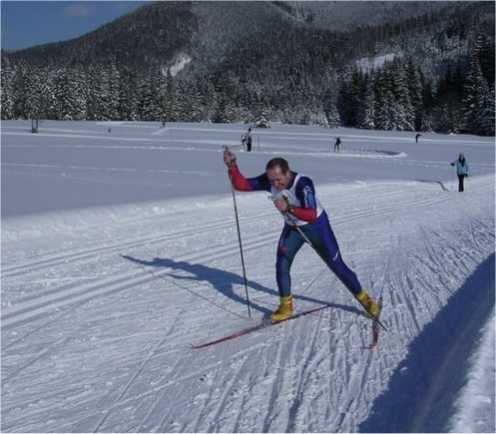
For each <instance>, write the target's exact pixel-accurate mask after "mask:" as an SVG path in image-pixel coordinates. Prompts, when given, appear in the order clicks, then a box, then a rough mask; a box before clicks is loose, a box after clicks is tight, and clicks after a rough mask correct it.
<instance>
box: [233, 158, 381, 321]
mask: <svg viewBox="0 0 496 434" xmlns="http://www.w3.org/2000/svg"><path fill="white" fill-rule="evenodd" d="M224 163H225V164H226V166H227V167H228V170H229V176H230V179H231V182H232V184H233V187H234V188H235V189H236V190H238V191H259V190H265V191H268V192H270V193H272V197H273V199H274V205H275V207H276V208H277V209H278V210H279V211H280V212H281V213H282V214H283V216H284V220H285V225H284V228H283V230H282V233H281V236H280V238H279V244H278V249H277V261H276V277H277V286H278V289H279V296H280V302H279V308H278V309H277V310H276V311H275V312H274V313H273V314H272V316H271V319H272V321H282V320H284V319H287V318H289V317H290V316H291V315H292V314H293V310H294V309H293V296H292V295H291V277H290V269H291V264H292V263H293V260H294V257H295V255H296V254H297V253H298V251H299V250H300V248H301V247H302V245H303V243H304V242H305V239H304V238H303V237H302V235H301V233H300V232H299V231H298V230H297V229H296V226H297V227H298V228H299V229H300V230H301V232H302V233H303V234H304V235H305V236H306V237H307V238H308V240H309V241H310V242H311V243H312V245H313V247H314V248H315V250H317V252H318V253H319V255H320V256H321V257H322V259H324V261H325V262H326V264H327V266H328V267H329V268H330V269H331V270H332V271H333V272H334V273H335V274H336V276H337V277H338V278H339V279H340V280H341V282H342V283H343V284H344V285H345V286H346V288H348V290H349V291H350V292H351V293H352V294H353V296H354V297H355V298H356V299H357V300H358V301H359V302H360V304H361V305H362V306H363V307H364V308H365V310H366V311H367V313H368V314H369V315H370V316H372V317H374V318H377V317H378V315H379V311H380V307H379V305H378V304H377V303H376V302H375V301H374V300H373V299H372V298H371V297H370V296H369V295H368V294H367V293H366V292H365V291H364V290H363V288H362V286H361V284H360V282H359V280H358V278H357V276H356V274H355V273H354V272H353V271H352V270H351V269H350V268H349V267H348V266H347V265H346V264H345V262H344V261H343V259H342V257H341V253H340V251H339V246H338V243H337V240H336V237H335V236H334V233H333V231H332V229H331V226H330V223H329V218H328V217H327V213H326V211H325V210H324V208H323V207H322V204H321V203H320V202H319V200H318V199H317V197H316V195H315V187H314V184H313V181H312V180H311V179H310V178H309V177H308V176H305V175H302V174H300V173H296V172H293V171H292V170H291V169H290V168H289V164H288V162H287V161H286V160H285V159H283V158H273V159H272V160H270V161H269V162H268V163H267V165H266V168H265V173H263V174H261V175H259V176H257V177H254V178H245V177H244V176H243V175H242V174H241V172H240V171H239V168H238V166H237V164H236V156H235V155H234V154H233V153H232V152H231V151H229V150H227V149H226V150H225V151H224Z"/></svg>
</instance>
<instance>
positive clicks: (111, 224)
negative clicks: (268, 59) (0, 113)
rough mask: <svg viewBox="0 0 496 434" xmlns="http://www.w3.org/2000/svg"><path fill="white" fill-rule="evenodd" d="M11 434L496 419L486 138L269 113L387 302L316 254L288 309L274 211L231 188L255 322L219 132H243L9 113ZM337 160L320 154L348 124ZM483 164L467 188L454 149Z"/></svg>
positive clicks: (301, 261) (286, 150)
mask: <svg viewBox="0 0 496 434" xmlns="http://www.w3.org/2000/svg"><path fill="white" fill-rule="evenodd" d="M1 127H2V134H1V139H2V154H1V157H2V171H1V172H2V232H1V235H2V261H1V264H2V269H1V271H2V277H1V283H2V292H1V295H2V300H1V303H2V309H1V325H2V342H1V343H2V349H1V354H2V363H1V367H2V371H1V374H2V375H1V380H2V396H1V398H2V400H1V420H2V422H1V428H2V431H3V432H98V431H101V432H127V431H140V432H150V431H154V432H356V431H361V432H392V431H394V432H404V431H417V432H433V431H434V432H438V431H456V432H461V431H466V432H494V431H495V418H494V407H495V396H494V385H495V359H494V341H495V336H494V314H495V309H494V305H495V304H494V300H495V291H494V285H495V282H494V261H495V253H494V252H495V247H494V246H495V244H494V243H495V239H494V227H495V226H494V225H495V220H494V193H495V187H494V181H495V179H494V154H495V147H494V138H492V139H491V138H483V137H476V136H446V135H439V134H423V136H422V137H421V138H420V141H419V143H417V144H416V143H415V140H414V134H412V133H399V132H379V131H364V130H350V129H341V128H340V129H332V130H330V129H323V128H318V127H303V126H278V125H275V126H274V127H273V128H271V129H267V130H258V129H257V130H255V131H254V133H255V134H254V152H252V153H245V152H238V153H237V154H238V162H239V166H240V169H241V171H242V172H243V173H245V174H246V175H258V174H260V173H261V172H262V171H263V168H264V166H265V163H266V162H267V160H268V159H270V158H272V157H274V156H283V157H285V158H287V159H288V160H289V162H290V165H291V166H292V167H293V168H294V169H295V170H296V171H299V172H302V173H305V174H307V175H309V176H311V177H312V178H313V180H314V181H315V184H316V188H317V195H318V197H319V198H320V200H321V202H322V203H323V205H324V206H325V208H326V209H327V211H328V214H329V216H330V219H331V224H332V226H333V229H334V231H335V234H336V236H337V239H338V241H339V243H340V247H341V251H342V254H343V257H344V259H345V261H346V262H347V263H348V264H349V265H350V266H351V267H352V268H353V269H354V270H355V271H356V273H357V275H358V277H359V279H360V280H361V282H362V284H363V286H364V287H365V288H366V289H368V290H369V291H370V293H371V294H372V295H374V296H376V297H377V296H379V295H382V296H383V298H384V311H383V315H382V319H383V321H384V323H385V324H386V326H387V327H388V328H389V331H388V332H387V333H382V334H381V340H380V343H379V348H378V350H377V351H375V352H371V351H369V350H367V349H366V347H367V345H368V343H369V341H370V321H369V320H367V319H366V318H365V317H364V316H363V315H362V314H361V311H360V309H359V306H358V304H357V303H356V302H355V301H354V300H353V299H352V298H351V296H350V295H349V294H348V293H347V291H346V290H345V289H344V287H343V285H342V284H341V283H340V282H338V281H337V279H336V278H335V277H334V276H333V275H332V273H331V272H329V271H328V270H327V269H326V268H325V266H324V265H323V264H322V262H321V260H320V259H319V258H318V257H317V256H316V255H315V253H314V252H313V251H312V250H311V249H310V248H309V247H308V246H304V247H303V248H302V250H301V252H300V253H299V255H298V256H297V257H296V259H295V262H294V264H293V268H292V282H293V292H294V296H295V305H296V310H297V311H302V310H305V309H308V308H312V307H316V306H319V305H326V307H325V308H324V309H322V310H320V311H318V312H317V313H315V314H311V315H307V316H304V317H301V318H298V319H295V320H292V321H289V322H286V323H283V324H279V325H277V326H274V327H270V328H267V329H264V330H262V331H258V332H255V333H252V334H249V335H246V336H243V337H241V338H239V339H236V340H232V341H229V342H225V343H222V344H219V345H216V346H212V347H209V348H206V349H202V350H193V349H192V348H191V345H192V344H200V343H203V342H207V341H209V340H211V339H215V338H217V337H221V336H223V335H225V334H228V333H230V332H233V331H236V330H239V329H241V328H244V327H247V326H251V325H253V324H257V323H258V322H259V321H261V320H262V319H263V318H264V317H265V316H267V315H268V314H269V313H270V312H271V311H272V310H273V309H274V308H275V307H276V306H277V304H278V296H277V289H276V284H275V269H274V264H275V250H276V243H277V239H278V237H279V233H280V230H281V227H282V222H281V218H280V216H279V215H278V214H277V212H276V210H275V208H274V207H273V206H272V205H271V203H270V202H269V201H268V200H267V194H264V193H251V194H250V193H240V194H238V195H237V200H238V208H239V213H240V223H241V230H242V234H243V244H244V250H245V261H246V268H247V274H248V281H249V282H248V286H249V292H250V299H251V306H252V312H253V318H252V319H251V320H250V319H249V318H248V316H247V306H246V303H245V299H244V287H243V279H242V272H241V264H240V258H239V248H238V242H237V234H236V227H235V221H234V214H233V206H232V197H231V191H230V187H229V184H228V183H227V176H226V170H225V166H224V165H223V163H222V154H221V145H238V144H239V141H240V140H239V139H240V136H241V134H242V133H243V132H245V131H246V127H245V126H243V125H218V124H217V125H209V124H167V125H166V126H165V128H160V125H159V124H158V123H130V122H122V123H103V122H102V123H99V122H48V121H47V122H43V123H42V124H41V125H40V131H39V133H38V134H31V133H30V125H29V123H28V122H22V121H18V122H15V121H12V122H10V121H8V122H2V123H1ZM337 136H339V137H341V140H342V143H343V144H342V150H341V152H340V153H339V154H337V153H334V152H329V148H330V147H332V145H333V144H334V141H335V138H336V137H337ZM460 152H464V153H465V156H466V158H467V161H468V163H469V166H470V169H471V176H470V177H469V178H468V179H467V180H466V191H465V193H463V194H460V193H458V192H457V182H456V176H455V172H454V168H453V167H451V166H450V165H449V163H450V162H451V161H453V160H455V159H456V157H457V156H458V153H460Z"/></svg>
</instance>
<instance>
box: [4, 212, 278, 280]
mask: <svg viewBox="0 0 496 434" xmlns="http://www.w3.org/2000/svg"><path fill="white" fill-rule="evenodd" d="M263 217H269V214H265V215H262V216H251V217H245V218H244V219H241V221H240V222H241V223H245V224H246V223H249V222H250V221H253V220H258V219H260V218H263ZM230 220H232V219H224V220H220V221H219V222H216V223H209V224H205V225H201V226H198V227H195V231H194V232H192V231H191V229H182V230H180V231H174V232H166V233H163V234H156V235H154V236H148V237H144V238H136V239H134V240H132V241H124V242H121V243H115V244H112V245H110V246H108V245H107V246H103V247H96V248H90V249H78V250H76V251H75V252H73V251H72V249H71V250H69V252H65V253H63V254H60V253H57V254H53V253H50V254H48V255H40V256H42V257H41V258H40V259H37V260H35V261H28V262H25V263H22V264H16V265H13V266H10V267H9V266H7V267H3V266H2V272H3V277H13V276H17V275H23V274H26V273H30V272H33V271H39V270H43V269H46V268H49V267H53V266H56V265H60V264H64V265H65V264H67V263H70V262H73V261H76V260H80V259H86V258H88V257H92V256H94V255H95V254H98V253H109V254H113V253H115V252H116V251H117V252H120V251H122V250H124V249H130V248H131V249H132V248H136V247H140V246H143V245H145V246H146V245H152V244H160V243H162V242H164V241H174V240H176V239H184V238H191V237H197V236H198V235H202V234H204V233H210V231H212V230H215V229H224V228H226V227H228V225H230V223H232V222H231V221H230ZM43 256H45V257H43ZM47 256H48V257H47Z"/></svg>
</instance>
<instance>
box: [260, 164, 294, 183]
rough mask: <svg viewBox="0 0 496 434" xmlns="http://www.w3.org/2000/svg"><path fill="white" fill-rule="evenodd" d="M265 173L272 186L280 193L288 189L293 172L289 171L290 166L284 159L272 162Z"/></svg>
mask: <svg viewBox="0 0 496 434" xmlns="http://www.w3.org/2000/svg"><path fill="white" fill-rule="evenodd" d="M265 173H266V174H267V178H269V182H270V184H271V185H272V186H273V187H274V188H275V189H276V190H278V191H282V190H285V189H286V188H288V186H289V184H290V182H291V177H292V174H291V170H289V164H288V162H287V161H286V160H285V159H284V158H273V159H272V160H270V161H269V162H268V163H267V166H265Z"/></svg>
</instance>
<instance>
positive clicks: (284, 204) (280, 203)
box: [274, 197, 289, 213]
mask: <svg viewBox="0 0 496 434" xmlns="http://www.w3.org/2000/svg"><path fill="white" fill-rule="evenodd" d="M274 206H275V207H276V208H277V209H278V210H279V211H281V212H282V213H287V212H288V211H289V203H288V201H287V200H286V199H285V198H283V197H280V198H277V199H275V200H274Z"/></svg>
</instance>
